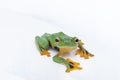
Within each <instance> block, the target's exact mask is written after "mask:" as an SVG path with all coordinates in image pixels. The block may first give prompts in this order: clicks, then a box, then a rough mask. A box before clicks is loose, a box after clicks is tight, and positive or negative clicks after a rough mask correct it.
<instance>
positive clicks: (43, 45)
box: [35, 36, 49, 50]
mask: <svg viewBox="0 0 120 80" xmlns="http://www.w3.org/2000/svg"><path fill="white" fill-rule="evenodd" d="M35 42H36V45H37V48H38V49H39V50H41V49H48V48H49V42H48V40H47V39H46V38H44V37H39V36H36V37H35Z"/></svg>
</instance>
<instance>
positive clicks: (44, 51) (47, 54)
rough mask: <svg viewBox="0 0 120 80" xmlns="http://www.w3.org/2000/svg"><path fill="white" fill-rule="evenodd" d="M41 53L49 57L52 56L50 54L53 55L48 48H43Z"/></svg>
mask: <svg viewBox="0 0 120 80" xmlns="http://www.w3.org/2000/svg"><path fill="white" fill-rule="evenodd" d="M41 55H46V56H47V57H50V56H51V55H50V53H49V52H48V50H43V51H42V52H41Z"/></svg>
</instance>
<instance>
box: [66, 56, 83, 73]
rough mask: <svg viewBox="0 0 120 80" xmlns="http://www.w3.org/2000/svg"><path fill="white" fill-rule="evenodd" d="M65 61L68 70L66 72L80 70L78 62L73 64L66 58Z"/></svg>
mask: <svg viewBox="0 0 120 80" xmlns="http://www.w3.org/2000/svg"><path fill="white" fill-rule="evenodd" d="M66 61H67V62H68V64H69V66H70V68H68V69H67V70H66V72H70V71H73V70H81V69H82V67H80V66H79V65H80V63H78V62H75V61H72V60H71V59H69V58H67V59H66Z"/></svg>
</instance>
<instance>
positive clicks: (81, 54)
mask: <svg viewBox="0 0 120 80" xmlns="http://www.w3.org/2000/svg"><path fill="white" fill-rule="evenodd" d="M78 54H79V55H80V57H83V56H84V53H83V51H82V50H80V49H79V50H77V52H76V55H78Z"/></svg>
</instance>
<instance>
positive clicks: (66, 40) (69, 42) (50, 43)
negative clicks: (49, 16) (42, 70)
mask: <svg viewBox="0 0 120 80" xmlns="http://www.w3.org/2000/svg"><path fill="white" fill-rule="evenodd" d="M56 38H59V39H60V42H59V43H57V42H56V41H55V39H56ZM75 38H76V37H70V36H68V35H66V34H64V33H63V32H58V33H54V34H48V33H45V34H44V35H42V36H41V37H39V36H36V37H35V42H36V45H37V48H38V50H39V51H40V52H41V51H44V50H48V49H49V48H50V47H51V48H53V49H55V47H58V48H59V49H60V48H62V47H68V48H70V47H76V48H77V47H79V48H80V49H83V50H84V51H86V53H88V51H87V50H86V49H84V47H82V45H80V44H79V43H76V42H75ZM58 55H59V52H58V54H57V55H55V56H54V57H53V61H54V62H57V63H62V64H64V65H65V66H66V67H67V69H70V65H69V63H68V62H67V61H66V60H65V59H64V58H62V57H60V56H58Z"/></svg>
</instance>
